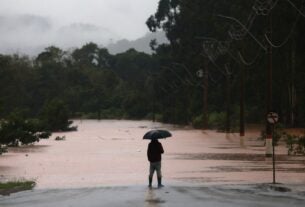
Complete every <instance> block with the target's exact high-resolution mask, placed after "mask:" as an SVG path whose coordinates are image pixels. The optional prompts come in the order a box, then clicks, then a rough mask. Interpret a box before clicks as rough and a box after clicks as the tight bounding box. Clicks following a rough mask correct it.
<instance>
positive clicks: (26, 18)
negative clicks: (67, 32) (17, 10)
mask: <svg viewBox="0 0 305 207" xmlns="http://www.w3.org/2000/svg"><path fill="white" fill-rule="evenodd" d="M51 28H52V24H51V21H50V20H49V19H48V18H46V17H43V16H38V15H29V14H23V15H16V16H6V17H4V16H2V17H0V31H1V32H2V33H11V32H24V31H35V32H41V33H43V32H47V31H49V30H50V29H51Z"/></svg>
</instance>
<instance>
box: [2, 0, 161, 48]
mask: <svg viewBox="0 0 305 207" xmlns="http://www.w3.org/2000/svg"><path fill="white" fill-rule="evenodd" d="M158 2H159V0H0V53H32V54H33V53H34V54H35V52H38V50H41V49H42V48H45V47H47V46H50V45H55V46H58V47H61V48H64V49H67V48H71V47H79V46H81V45H83V44H85V43H87V42H90V41H92V42H95V43H97V44H99V45H103V46H106V45H107V44H108V43H109V42H111V41H112V42H115V41H117V40H119V39H128V40H134V39H137V38H139V37H142V36H144V35H145V34H146V33H147V32H148V29H147V27H146V25H145V21H146V19H147V18H148V17H149V16H150V15H151V14H153V13H154V12H155V11H156V9H157V5H158Z"/></svg>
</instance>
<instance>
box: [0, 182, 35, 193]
mask: <svg viewBox="0 0 305 207" xmlns="http://www.w3.org/2000/svg"><path fill="white" fill-rule="evenodd" d="M35 185H36V183H35V182H34V181H27V180H21V181H8V182H0V195H4V196H8V195H10V194H11V193H17V192H20V191H25V190H32V189H33V188H34V187H35Z"/></svg>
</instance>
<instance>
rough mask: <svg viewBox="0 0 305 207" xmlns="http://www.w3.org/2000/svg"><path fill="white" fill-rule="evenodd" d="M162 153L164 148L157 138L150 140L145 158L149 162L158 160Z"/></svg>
mask: <svg viewBox="0 0 305 207" xmlns="http://www.w3.org/2000/svg"><path fill="white" fill-rule="evenodd" d="M162 153H164V150H163V147H162V144H161V143H160V142H159V141H158V140H152V141H151V142H150V143H149V144H148V148H147V158H148V160H149V162H160V161H161V154H162Z"/></svg>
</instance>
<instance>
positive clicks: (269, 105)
mask: <svg viewBox="0 0 305 207" xmlns="http://www.w3.org/2000/svg"><path fill="white" fill-rule="evenodd" d="M268 24H269V39H270V40H271V41H272V11H270V13H269V17H268ZM267 55H268V63H269V64H268V70H267V71H268V76H267V77H268V81H267V85H268V86H267V113H268V112H270V111H272V61H273V60H272V45H271V44H269V47H268V53H267ZM271 156H272V127H271V125H270V124H269V123H268V122H266V157H271Z"/></svg>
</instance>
